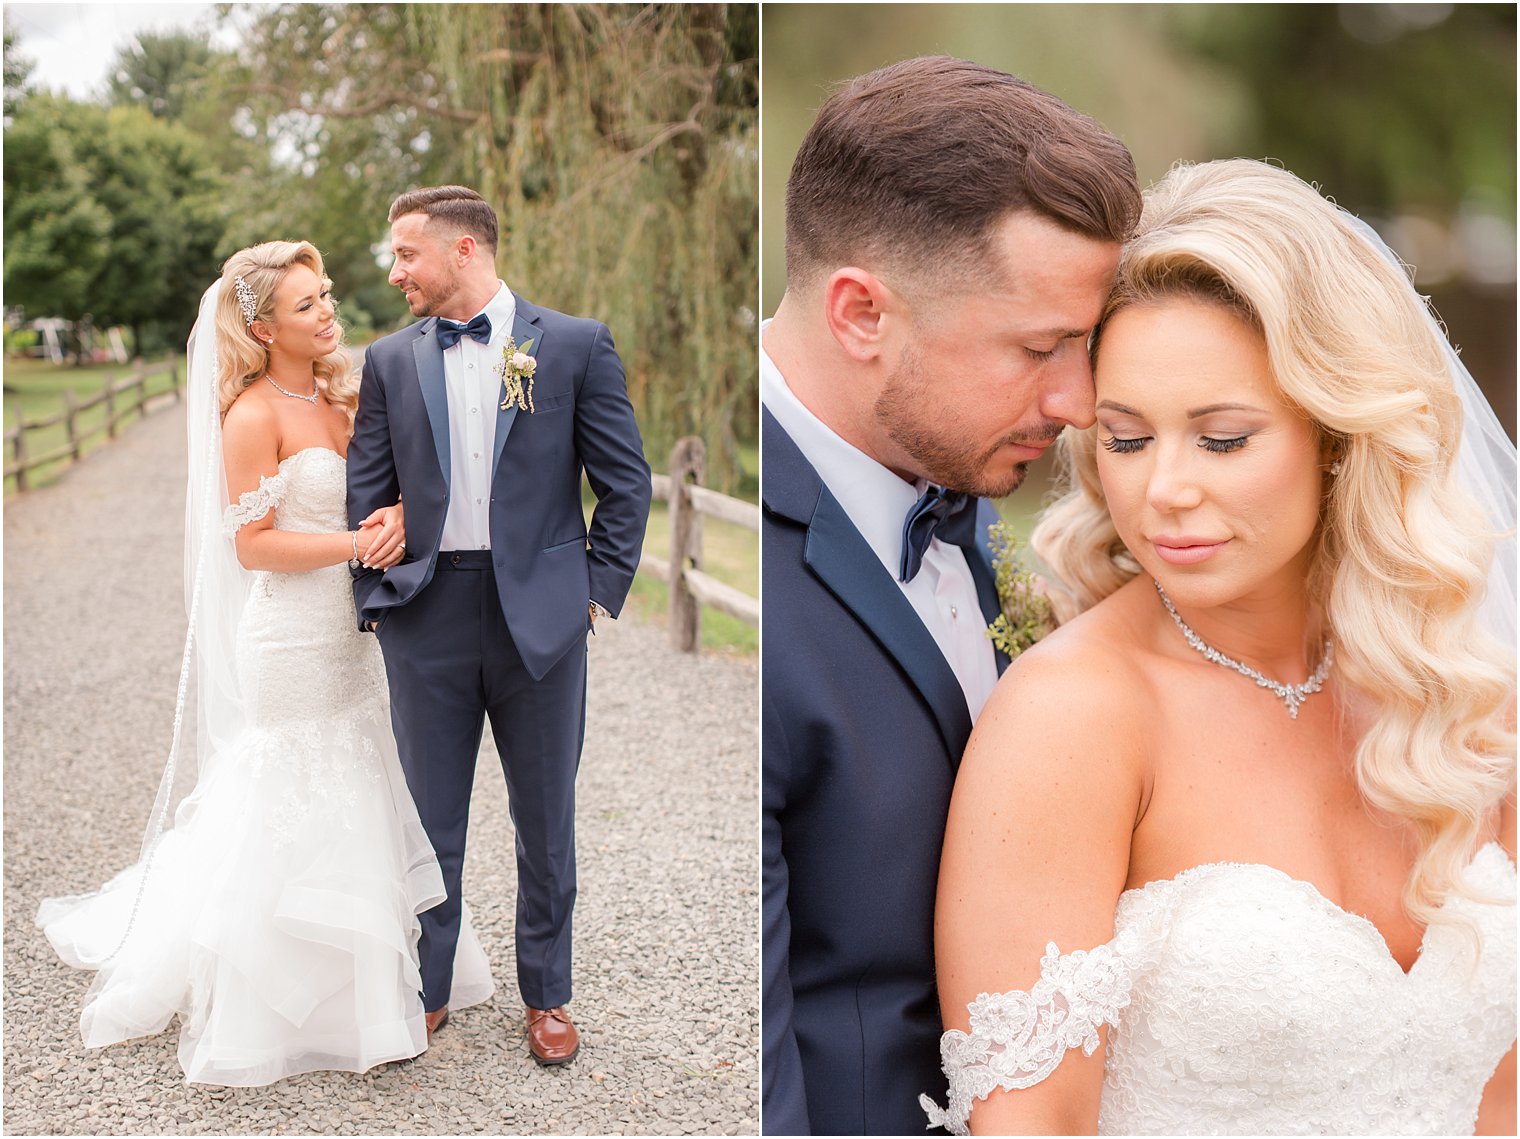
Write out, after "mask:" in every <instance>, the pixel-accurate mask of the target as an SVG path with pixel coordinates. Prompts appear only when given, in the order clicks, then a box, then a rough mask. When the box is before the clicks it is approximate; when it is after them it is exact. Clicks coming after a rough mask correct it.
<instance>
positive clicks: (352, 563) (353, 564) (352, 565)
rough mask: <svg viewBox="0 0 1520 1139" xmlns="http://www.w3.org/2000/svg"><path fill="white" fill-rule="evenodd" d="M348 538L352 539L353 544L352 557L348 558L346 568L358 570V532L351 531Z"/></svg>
mask: <svg viewBox="0 0 1520 1139" xmlns="http://www.w3.org/2000/svg"><path fill="white" fill-rule="evenodd" d="M349 538H350V539H352V541H353V544H354V556H353V557H351V558H349V560H348V568H349V569H359V568H360V566H359V531H357V530H355V531H353V532H352V533H351V534H349Z"/></svg>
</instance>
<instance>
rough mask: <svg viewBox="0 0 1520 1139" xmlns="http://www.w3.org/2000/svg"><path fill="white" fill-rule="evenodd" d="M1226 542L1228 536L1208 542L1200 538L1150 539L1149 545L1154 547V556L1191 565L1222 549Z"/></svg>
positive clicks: (1179, 564) (1182, 564) (1180, 564)
mask: <svg viewBox="0 0 1520 1139" xmlns="http://www.w3.org/2000/svg"><path fill="white" fill-rule="evenodd" d="M1228 542H1229V539H1228V538H1226V539H1225V541H1223V542H1210V541H1206V540H1204V539H1202V538H1171V537H1167V538H1152V539H1151V545H1152V546H1154V547H1155V549H1156V556H1157V557H1159V558H1160V559H1161V560H1162V561H1164V562H1169V563H1170V564H1172V565H1174V566H1191V565H1197V564H1198V563H1199V562H1202V561H1207V560H1208V559H1209V558H1211V557H1213V556H1214V554H1215V553H1217V552H1218V551H1220V550H1222V549H1224V547H1225V546H1226V544H1228Z"/></svg>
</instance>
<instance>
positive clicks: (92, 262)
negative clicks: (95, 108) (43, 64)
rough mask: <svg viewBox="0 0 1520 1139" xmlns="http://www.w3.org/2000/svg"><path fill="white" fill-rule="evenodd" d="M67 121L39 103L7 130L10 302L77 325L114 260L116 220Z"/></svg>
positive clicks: (43, 100)
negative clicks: (91, 290)
mask: <svg viewBox="0 0 1520 1139" xmlns="http://www.w3.org/2000/svg"><path fill="white" fill-rule="evenodd" d="M7 58H9V56H7ZM66 116H67V109H66V104H62V103H59V102H57V101H55V100H54V99H53V98H52V97H50V96H46V95H39V96H35V97H33V98H30V99H28V100H27V101H26V102H25V103H24V104H23V105H22V106H21V107H20V108H19V109H18V110H17V112H16V114H15V115H14V117H13V118H12V121H11V122H10V124H9V125H8V126H7V128H6V131H5V164H4V172H5V178H4V183H5V294H6V300H7V303H8V304H11V305H18V306H20V307H21V308H22V309H23V310H24V311H25V312H26V313H27V315H28V316H31V317H37V316H61V317H64V318H65V319H69V320H77V319H78V318H79V317H81V316H83V315H84V314H85V312H87V311H88V310H89V309H90V303H89V286H90V283H91V281H93V280H94V278H95V276H96V274H98V273H99V272H100V270H101V268H102V266H104V264H105V262H106V259H107V257H108V256H109V254H110V235H111V216H110V212H109V211H108V210H107V209H106V208H105V207H104V206H103V205H102V204H101V203H100V201H99V200H98V199H97V198H96V197H95V196H94V194H93V193H92V191H91V184H92V177H91V171H90V170H89V169H88V167H87V166H86V165H85V164H84V163H83V162H82V161H81V160H80V158H79V156H78V155H77V153H76V152H75V148H74V145H73V136H72V133H71V132H69V131H67V130H65V129H63V122H64V120H65V118H66Z"/></svg>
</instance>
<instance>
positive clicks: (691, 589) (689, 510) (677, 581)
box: [5, 354, 760, 652]
mask: <svg viewBox="0 0 1520 1139" xmlns="http://www.w3.org/2000/svg"><path fill="white" fill-rule="evenodd" d="M165 372H167V373H168V375H169V387H168V391H165V392H157V393H155V395H154V396H151V397H150V395H149V393H148V381H149V380H150V379H152V378H154V377H156V376H160V375H162V374H164V373H165ZM183 379H184V377H183V374H182V373H181V371H180V369H179V368H178V367H177V365H176V362H175V357H174V356H173V355H172V354H171V355H170V356H169V357H168V358H167V359H166V360H164V361H163V362H161V363H159V364H155V365H148V364H145V363H143V362H142V361H141V360H139V361H138V362H137V366H136V367H135V368H134V369H133V371H132V373H131V374H130V375H129V376H127V377H126V378H125V379H121V380H117V379H115V378H114V377H111V376H107V378H106V382H105V385H104V386H103V387H102V388H101V390H100V391H99V392H98V393H97V394H95V395H93V396H91V397H89V398H88V399H84V400H80V399H78V398H77V397H76V396H75V395H74V393H73V391H66V392H64V396H63V400H64V404H63V407H62V409H60V410H59V411H57V412H54V413H53V414H51V415H48V416H44V417H42V418H40V419H30V418H27V416H26V415H25V412H24V409H23V408H22V407H21V405H20V403H19V401H18V403H17V407H16V420H15V425H14V426H13V427H11V428H10V429H9V430H8V431H6V432H5V449H6V462H5V475H6V477H7V478H11V477H14V478H15V480H16V489H17V490H18V491H25V490H27V489H29V488H30V486H31V477H30V476H31V472H33V471H35V470H36V469H37V468H39V467H44V466H48V465H50V464H53V463H57V462H60V461H63V460H69V461H71V462H78V461H79V459H80V458H81V457H83V454H84V445H85V444H86V443H87V442H88V441H89V440H90V439H91V438H93V437H94V436H96V435H99V434H100V433H102V432H104V433H105V435H106V437H107V438H111V439H114V438H115V437H116V435H117V432H118V431H119V430H120V429H121V426H122V424H123V423H124V422H125V421H126V420H127V419H128V417H130V416H132V415H142V414H145V405H146V404H147V403H148V401H149V399H150V398H159V397H169V396H172V398H173V399H175V400H176V401H177V400H179V399H181V398H182V388H183ZM102 404H104V405H105V418H104V420H103V421H101V422H99V423H97V424H95V425H93V426H91V427H89V428H82V427H81V425H80V419H79V417H80V415H81V413H83V412H87V411H90V410H91V409H93V408H95V407H98V406H100V405H102ZM59 424H62V425H63V426H64V429H65V441H64V443H63V444H62V445H60V446H57V447H53V448H51V449H49V450H47V451H43V452H40V453H36V454H33V453H32V451H31V448H30V446H29V445H28V442H27V434H28V433H29V432H36V431H41V430H44V429H46V428H50V427H56V426H58V425H59ZM706 463H707V451H706V447H705V446H704V444H703V443H702V440H701V439H699V438H697V437H696V436H687V437H686V438H684V439H681V440H679V441H678V442H677V443H676V445H675V447H674V448H673V449H672V450H671V453H670V473H669V474H660V473H658V472H657V473H655V474H654V475H653V483H654V497H655V498H658V499H660V500H662V501H664V502H668V503H669V504H670V556H669V557H668V558H665V557H661V556H659V555H658V554H652V553H648V552H646V553H645V554H644V557H643V560H642V561H641V562H640V563H639V572H640V573H645V574H648V575H649V576H651V577H654V578H657V579H659V580H660V581H663V582H665V583H667V585H668V587H669V598H670V602H669V608H670V626H669V627H670V641H671V644H672V645H674V646H675V647H676V648H678V649H681V650H682V651H684V652H696V651H697V650H698V648H699V647H700V646H701V642H702V607H703V606H704V605H706V606H711V607H712V608H714V609H716V610H718V611H719V612H721V613H727V614H728V615H729V616H731V617H735V618H737V619H738V620H740V621H743V622H745V623H746V624H748V625H751V626H758V625H759V624H760V602H759V599H758V598H754V597H751V596H749V595H748V594H747V593H744V592H743V591H742V590H739V589H735V588H734V587H733V586H731V585H728V584H726V583H724V582H721V581H719V580H718V579H717V578H715V577H713V576H712V575H711V574H708V573H707V572H705V571H704V570H703V568H702V566H703V553H702V549H703V543H702V520H703V519H704V518H716V519H720V520H721V521H724V522H728V523H732V524H733V525H735V526H742V527H744V528H745V529H746V530H749V531H751V532H752V533H755V534H758V533H759V531H760V508H759V507H758V506H756V505H755V504H754V503H752V502H745V501H744V500H743V499H738V498H731V497H729V496H728V495H726V494H719V493H718V492H717V491H715V490H711V489H709V488H708V487H705V486H703V485H702V480H703V478H704V476H705V474H706Z"/></svg>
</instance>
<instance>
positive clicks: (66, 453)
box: [5, 352, 184, 490]
mask: <svg viewBox="0 0 1520 1139" xmlns="http://www.w3.org/2000/svg"><path fill="white" fill-rule="evenodd" d="M166 373H167V375H168V377H169V385H168V390H166V391H165V390H159V391H155V392H153V393H151V394H150V393H149V391H148V381H149V380H151V379H154V378H156V377H158V376H162V375H164V374H166ZM183 386H184V376H183V373H182V372H181V370H180V368H179V365H178V363H177V361H176V359H175V356H174V354H173V353H172V352H171V353H170V354H169V355H168V356H167V357H166V358H165V359H164V360H162V361H160V362H159V363H157V364H147V363H144V362H143V361H142V360H140V359H139V360H138V361H137V364H136V366H135V367H134V368H133V369H132V372H131V374H130V375H128V376H127V377H125V378H124V379H120V380H118V379H116V377H115V376H112V375H107V376H106V381H105V384H104V386H102V388H101V389H100V391H98V392H97V393H95V394H94V395H92V396H90V397H89V398H88V399H83V400H81V399H79V398H78V397H77V396H76V395H75V394H74V391H73V389H72V388H71V389H69V390H68V391H66V392H64V393H63V407H62V408H60V409H59V410H58V411H55V412H54V413H53V414H51V415H47V416H44V417H42V418H40V419H31V418H29V417H28V416H27V415H26V408H25V407H24V406H23V404H22V402H21V401H20V400H19V399H18V400H17V401H16V421H15V424H14V425H13V426H12V427H11V428H10V429H9V430H7V431H6V433H5V455H6V459H5V477H6V478H11V477H14V478H15V480H16V489H17V490H27V489H29V488H30V487H31V481H32V480H31V474H32V472H33V471H35V470H36V469H37V468H39V467H46V466H51V465H52V464H54V463H58V462H62V461H63V460H65V459H67V460H68V461H70V462H76V463H77V462H78V461H79V460H80V459H81V458H83V456H84V445H85V444H86V443H87V442H89V441H90V440H91V439H92V438H94V437H95V436H96V435H99V434H101V433H102V432H104V433H105V435H106V437H107V438H108V439H114V438H116V434H117V432H119V431H120V430H121V426H122V424H123V423H125V422H126V421H127V419H128V418H130V417H131V416H133V415H139V416H140V415H145V414H147V411H146V405H147V403H148V401H149V400H150V399H159V398H172V399H174V400H175V401H176V402H178V401H179V400H180V399H181V398H182V389H183ZM102 404H104V405H105V418H104V419H103V420H101V421H100V422H99V423H96V424H94V425H93V426H91V427H87V428H86V427H83V426H82V425H81V422H80V418H79V417H80V415H81V413H83V412H87V411H91V410H93V409H94V408H97V407H99V406H101V405H102ZM59 424H62V425H63V427H64V441H63V443H62V444H61V445H59V446H56V447H53V448H51V449H50V450H47V451H42V452H40V453H36V454H34V453H33V452H32V449H31V446H30V445H29V443H28V441H27V434H28V433H29V432H37V431H42V430H44V429H46V428H49V427H57V426H58V425H59Z"/></svg>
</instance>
